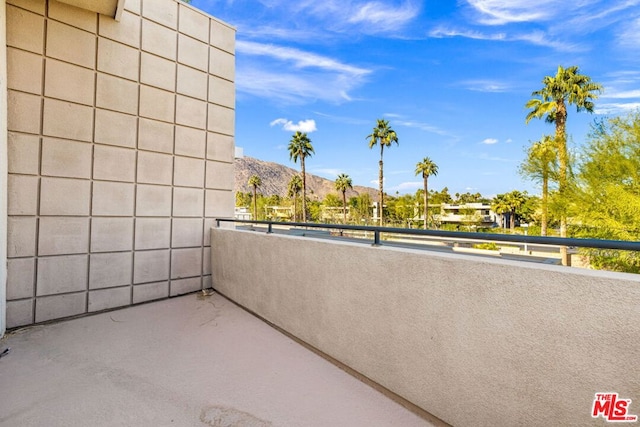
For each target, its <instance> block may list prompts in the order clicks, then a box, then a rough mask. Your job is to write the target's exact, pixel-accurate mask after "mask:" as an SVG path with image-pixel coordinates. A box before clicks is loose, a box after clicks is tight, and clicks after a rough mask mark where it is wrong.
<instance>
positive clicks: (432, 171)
mask: <svg viewBox="0 0 640 427" xmlns="http://www.w3.org/2000/svg"><path fill="white" fill-rule="evenodd" d="M416 175H422V181H423V184H424V229H425V230H426V229H427V227H428V217H429V177H430V176H432V175H434V176H435V175H438V165H436V164H435V163H434V161H433V160H431V159H430V158H429V157H425V158H424V159H422V161H421V162H418V164H416Z"/></svg>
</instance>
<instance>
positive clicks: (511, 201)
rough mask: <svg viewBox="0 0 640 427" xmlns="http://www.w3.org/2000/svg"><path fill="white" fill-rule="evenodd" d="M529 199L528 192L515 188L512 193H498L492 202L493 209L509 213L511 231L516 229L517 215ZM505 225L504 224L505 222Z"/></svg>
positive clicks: (496, 211)
mask: <svg viewBox="0 0 640 427" xmlns="http://www.w3.org/2000/svg"><path fill="white" fill-rule="evenodd" d="M526 201H527V194H526V192H525V193H521V192H520V191H518V190H514V191H512V192H510V193H505V194H498V195H497V196H496V197H494V199H493V201H492V202H491V209H492V210H493V211H494V212H495V213H497V214H501V215H504V214H506V213H508V214H509V220H510V221H509V228H510V229H511V232H513V231H514V230H515V224H516V215H518V213H519V211H520V209H521V208H522V207H523V206H524V204H525V202H526ZM503 226H504V224H503Z"/></svg>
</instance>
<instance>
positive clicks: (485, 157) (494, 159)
mask: <svg viewBox="0 0 640 427" xmlns="http://www.w3.org/2000/svg"><path fill="white" fill-rule="evenodd" d="M479 158H480V159H482V160H489V161H492V162H507V163H511V162H516V161H517V160H514V159H507V158H505V157H498V156H490V155H488V154H487V153H481V154H480V156H479Z"/></svg>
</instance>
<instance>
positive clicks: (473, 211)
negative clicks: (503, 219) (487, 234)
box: [434, 203, 499, 227]
mask: <svg viewBox="0 0 640 427" xmlns="http://www.w3.org/2000/svg"><path fill="white" fill-rule="evenodd" d="M498 217H499V215H498V214H496V213H495V212H493V211H492V210H491V205H487V204H484V203H465V204H461V205H456V204H449V203H443V204H441V205H440V214H437V215H434V219H435V220H436V221H437V222H439V223H440V224H460V225H476V226H481V227H492V226H494V225H496V224H498V219H499V218H498Z"/></svg>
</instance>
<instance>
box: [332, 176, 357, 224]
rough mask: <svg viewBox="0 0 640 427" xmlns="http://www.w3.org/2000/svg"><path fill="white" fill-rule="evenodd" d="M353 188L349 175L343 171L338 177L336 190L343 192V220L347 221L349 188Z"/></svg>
mask: <svg viewBox="0 0 640 427" xmlns="http://www.w3.org/2000/svg"><path fill="white" fill-rule="evenodd" d="M350 188H353V185H352V182H351V178H349V175H346V174H344V173H341V174H340V175H338V177H337V178H336V190H338V191H339V192H341V193H342V222H343V223H344V224H346V223H347V190H348V189H350Z"/></svg>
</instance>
